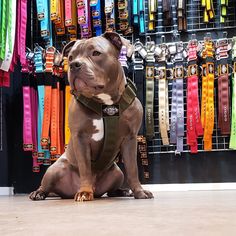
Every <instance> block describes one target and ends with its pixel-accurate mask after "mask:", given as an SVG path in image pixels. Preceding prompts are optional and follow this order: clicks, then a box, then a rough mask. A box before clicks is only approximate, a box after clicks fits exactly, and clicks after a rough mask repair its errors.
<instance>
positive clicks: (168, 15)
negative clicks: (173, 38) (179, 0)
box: [162, 0, 172, 26]
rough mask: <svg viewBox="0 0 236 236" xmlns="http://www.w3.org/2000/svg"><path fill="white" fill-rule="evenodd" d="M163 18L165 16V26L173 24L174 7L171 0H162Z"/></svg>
mask: <svg viewBox="0 0 236 236" xmlns="http://www.w3.org/2000/svg"><path fill="white" fill-rule="evenodd" d="M162 13H163V15H162V18H163V26H171V25H172V9H171V2H170V0H163V1H162Z"/></svg>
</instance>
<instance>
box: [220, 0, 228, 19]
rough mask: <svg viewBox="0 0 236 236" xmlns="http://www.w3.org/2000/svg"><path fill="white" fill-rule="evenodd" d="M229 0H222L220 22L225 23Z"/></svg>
mask: <svg viewBox="0 0 236 236" xmlns="http://www.w3.org/2000/svg"><path fill="white" fill-rule="evenodd" d="M228 6H229V0H220V23H225V21H226V19H227V14H228Z"/></svg>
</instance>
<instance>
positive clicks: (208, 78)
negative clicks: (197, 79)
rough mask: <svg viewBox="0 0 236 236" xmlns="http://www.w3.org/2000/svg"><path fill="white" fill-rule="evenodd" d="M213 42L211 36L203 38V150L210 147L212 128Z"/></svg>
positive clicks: (208, 149) (213, 109)
mask: <svg viewBox="0 0 236 236" xmlns="http://www.w3.org/2000/svg"><path fill="white" fill-rule="evenodd" d="M214 54H215V50H214V43H213V41H212V39H211V37H205V38H204V48H203V51H202V58H203V60H204V64H203V65H202V105H201V107H202V108H201V122H202V127H203V129H204V136H203V140H204V150H205V151H210V150H211V149H212V134H213V129H214V111H215V108H214V79H215V77H214V73H215V70H214Z"/></svg>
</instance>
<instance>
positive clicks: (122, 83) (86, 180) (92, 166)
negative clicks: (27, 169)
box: [29, 32, 153, 201]
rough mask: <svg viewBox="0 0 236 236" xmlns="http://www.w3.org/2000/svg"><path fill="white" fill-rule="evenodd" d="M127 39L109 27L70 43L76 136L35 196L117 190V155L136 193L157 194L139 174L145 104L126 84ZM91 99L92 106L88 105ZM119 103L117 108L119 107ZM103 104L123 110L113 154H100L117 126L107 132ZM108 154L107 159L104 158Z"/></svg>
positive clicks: (89, 196)
mask: <svg viewBox="0 0 236 236" xmlns="http://www.w3.org/2000/svg"><path fill="white" fill-rule="evenodd" d="M124 44H125V46H126V47H130V46H131V45H130V44H129V45H128V44H127V40H125V39H124V38H122V37H120V36H119V35H118V34H117V33H108V32H106V33H104V34H103V35H102V36H98V37H94V38H90V39H86V40H85V39H83V40H77V41H73V42H70V43H68V44H67V45H66V46H65V48H64V50H63V56H66V57H68V61H69V71H68V78H69V83H70V87H71V90H72V91H73V94H74V96H73V97H72V100H71V103H70V107H69V127H70V131H71V138H70V141H69V144H68V147H67V149H66V151H65V153H64V154H63V155H62V156H61V157H60V158H59V159H58V160H57V161H56V162H55V163H54V164H53V165H51V166H50V167H49V168H48V169H47V171H46V173H45V175H44V177H43V179H42V181H41V186H40V187H39V188H38V189H37V190H36V191H34V192H32V193H31V194H30V196H29V197H30V199H32V200H43V199H45V198H46V197H47V196H50V194H51V193H54V194H56V195H59V196H60V197H62V198H74V199H75V201H90V200H93V199H94V197H101V196H102V195H103V194H105V193H108V194H109V193H114V192H116V190H118V189H119V188H120V187H121V186H122V184H123V181H124V174H123V172H122V171H121V170H120V168H119V167H118V166H117V165H116V164H115V162H114V161H115V159H116V157H117V155H118V154H119V155H121V157H122V159H123V162H124V166H125V171H126V176H127V183H128V185H129V187H130V189H131V190H132V192H133V195H134V198H136V199H148V198H153V195H152V193H151V192H149V191H147V190H144V189H143V188H142V186H141V184H140V181H139V179H138V168H137V157H136V156H137V141H136V137H137V134H138V130H139V128H140V125H141V121H142V114H143V108H142V105H141V103H140V101H139V100H138V99H137V98H136V97H134V96H132V91H133V90H132V85H130V86H128V85H127V79H126V77H125V75H124V71H123V68H122V67H121V64H120V62H119V61H118V57H119V53H120V50H121V47H122V45H124ZM130 87H131V88H130ZM81 98H82V100H81ZM121 100H122V101H123V102H121ZM90 103H91V104H92V105H91V106H89V105H88V106H87V104H90ZM94 104H95V105H96V106H94ZM116 104H118V107H117V106H114V105H116ZM127 104H128V105H127ZM122 106H123V108H122ZM100 107H101V109H103V107H106V108H104V109H103V110H102V113H104V111H106V113H107V114H108V115H107V116H109V115H111V116H112V115H114V113H117V112H118V113H119V116H116V117H118V118H116V119H115V120H116V121H114V123H117V124H116V126H117V127H115V126H114V129H116V130H117V134H114V135H116V138H115V142H114V139H113V138H111V139H113V143H114V145H113V146H114V147H113V150H110V151H109V147H108V148H107V150H108V151H109V152H110V153H108V154H107V152H106V153H105V154H104V155H105V156H106V158H105V157H103V156H101V153H103V152H102V150H103V144H104V142H107V143H108V144H109V140H105V139H106V136H105V132H108V133H109V132H110V133H111V134H112V132H113V129H110V130H108V131H106V125H105V123H104V122H103V120H104V119H103V118H104V114H102V113H101V114H100V113H99V112H96V109H97V108H98V110H99V109H100ZM90 108H91V109H90ZM93 108H94V109H93ZM119 110H120V111H119ZM108 120H109V119H108ZM112 122H113V121H112ZM112 122H111V123H110V125H111V126H112V125H113V123H112ZM107 127H109V126H107ZM110 137H111V136H110ZM98 158H99V160H98ZM103 158H105V159H106V160H104V163H103ZM97 160H98V163H99V166H98V164H97ZM98 167H99V168H98Z"/></svg>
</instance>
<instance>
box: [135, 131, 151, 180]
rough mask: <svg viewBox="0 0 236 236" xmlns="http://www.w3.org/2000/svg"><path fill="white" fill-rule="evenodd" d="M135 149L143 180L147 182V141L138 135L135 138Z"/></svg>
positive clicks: (148, 173)
mask: <svg viewBox="0 0 236 236" xmlns="http://www.w3.org/2000/svg"><path fill="white" fill-rule="evenodd" d="M137 149H138V150H137V157H138V162H139V161H141V166H142V170H143V177H144V179H145V180H148V179H149V178H150V171H149V160H148V155H147V141H146V138H145V137H144V136H142V135H139V136H138V137H137Z"/></svg>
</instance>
